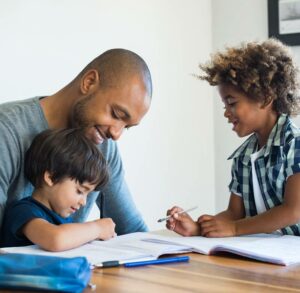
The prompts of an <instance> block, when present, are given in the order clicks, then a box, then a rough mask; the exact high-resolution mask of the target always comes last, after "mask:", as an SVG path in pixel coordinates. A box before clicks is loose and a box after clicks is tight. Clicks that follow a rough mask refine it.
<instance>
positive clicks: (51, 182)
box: [44, 171, 54, 186]
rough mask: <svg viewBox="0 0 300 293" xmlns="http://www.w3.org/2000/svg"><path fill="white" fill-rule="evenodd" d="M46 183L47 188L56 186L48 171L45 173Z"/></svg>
mask: <svg viewBox="0 0 300 293" xmlns="http://www.w3.org/2000/svg"><path fill="white" fill-rule="evenodd" d="M44 182H45V184H46V185H47V186H53V185H54V183H53V181H52V179H51V174H50V173H49V172H48V171H46V172H45V173H44Z"/></svg>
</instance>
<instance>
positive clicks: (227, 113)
mask: <svg viewBox="0 0 300 293" xmlns="http://www.w3.org/2000/svg"><path fill="white" fill-rule="evenodd" d="M229 116H230V112H229V110H228V108H225V110H224V117H225V118H229Z"/></svg>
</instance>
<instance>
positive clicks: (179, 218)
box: [166, 206, 200, 236]
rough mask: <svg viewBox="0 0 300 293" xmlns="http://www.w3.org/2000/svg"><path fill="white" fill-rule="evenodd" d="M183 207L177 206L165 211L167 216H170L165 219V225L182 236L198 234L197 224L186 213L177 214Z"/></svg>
mask: <svg viewBox="0 0 300 293" xmlns="http://www.w3.org/2000/svg"><path fill="white" fill-rule="evenodd" d="M182 211H183V209H182V208H180V207H177V206H174V207H172V208H171V209H169V210H168V211H167V215H168V216H172V217H171V218H170V219H168V220H167V223H166V227H167V228H168V229H169V230H173V231H175V232H176V233H178V234H180V235H183V236H195V235H200V231H199V225H198V223H197V222H194V220H193V219H192V218H191V216H190V215H189V214H187V213H182V214H178V213H179V212H182Z"/></svg>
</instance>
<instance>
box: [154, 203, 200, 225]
mask: <svg viewBox="0 0 300 293" xmlns="http://www.w3.org/2000/svg"><path fill="white" fill-rule="evenodd" d="M196 208H197V206H195V207H192V208H190V209H187V210H184V211H181V212H178V213H176V214H183V213H187V212H191V211H193V210H195V209H196ZM171 217H172V216H171V215H170V216H167V217H165V218H161V219H159V220H158V221H157V222H158V223H160V222H163V221H167V220H169V219H170V218H171Z"/></svg>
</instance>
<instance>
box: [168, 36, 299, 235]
mask: <svg viewBox="0 0 300 293" xmlns="http://www.w3.org/2000/svg"><path fill="white" fill-rule="evenodd" d="M200 67H201V69H202V70H203V71H204V74H203V75H202V76H200V78H201V79H203V80H206V81H208V82H209V83H210V84H211V85H215V86H218V90H219V93H220V96H221V99H222V101H223V103H224V106H225V107H224V116H225V118H226V119H227V120H228V122H229V123H232V126H233V127H232V130H233V131H234V132H236V133H237V135H238V136H239V137H245V136H249V135H250V137H249V138H248V139H247V140H246V141H245V142H244V143H243V144H242V145H241V146H240V147H239V148H238V149H237V150H236V151H235V152H234V153H233V154H232V155H231V156H230V157H229V159H232V160H233V163H232V170H231V174H232V179H231V182H230V184H229V189H230V192H231V195H230V200H229V205H228V208H227V210H225V211H223V212H221V213H219V214H217V215H215V216H212V215H202V216H200V217H199V218H198V220H197V221H196V222H194V221H193V220H192V218H191V217H189V216H188V215H187V214H178V212H179V211H181V210H182V209H181V208H178V207H173V208H172V209H170V210H169V211H168V212H167V213H168V214H170V215H172V217H171V219H170V220H169V221H168V223H167V227H168V228H169V229H172V230H175V231H176V232H178V233H180V234H182V235H202V236H206V237H226V236H236V235H244V234H255V233H281V234H290V235H297V236H300V130H299V128H298V127H297V126H296V125H294V124H293V122H292V121H291V119H290V116H291V115H292V114H297V113H298V112H299V76H298V68H297V66H296V64H295V61H294V60H293V57H292V54H291V52H290V49H289V48H288V47H287V46H285V45H284V44H282V43H281V42H280V41H277V40H274V39H269V40H267V41H264V42H261V43H258V42H250V43H248V44H243V45H241V46H239V47H231V48H227V50H226V51H225V52H218V53H216V54H215V55H213V56H212V59H211V61H210V62H208V63H207V64H204V65H202V66H200Z"/></svg>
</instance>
